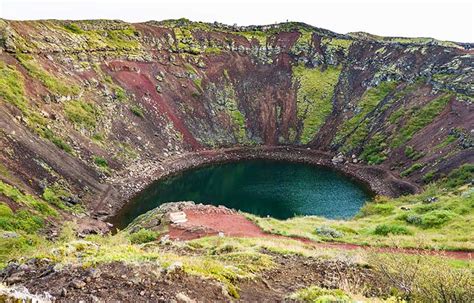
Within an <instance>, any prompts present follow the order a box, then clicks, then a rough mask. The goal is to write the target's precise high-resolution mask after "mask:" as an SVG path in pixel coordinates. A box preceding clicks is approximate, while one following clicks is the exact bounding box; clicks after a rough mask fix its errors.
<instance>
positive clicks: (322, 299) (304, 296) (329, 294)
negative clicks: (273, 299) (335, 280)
mask: <svg viewBox="0 0 474 303" xmlns="http://www.w3.org/2000/svg"><path fill="white" fill-rule="evenodd" d="M290 299H293V300H298V301H302V302H308V303H330V302H338V303H350V302H352V300H351V298H350V297H349V296H348V295H347V294H346V293H345V292H344V291H343V290H340V289H325V288H321V287H318V286H310V287H308V288H304V289H300V290H297V291H296V292H294V293H292V294H291V295H290Z"/></svg>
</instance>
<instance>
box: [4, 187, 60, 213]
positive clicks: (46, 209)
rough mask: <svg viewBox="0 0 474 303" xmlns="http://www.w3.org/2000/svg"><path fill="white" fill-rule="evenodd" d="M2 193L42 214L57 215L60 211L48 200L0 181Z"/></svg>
mask: <svg viewBox="0 0 474 303" xmlns="http://www.w3.org/2000/svg"><path fill="white" fill-rule="evenodd" d="M0 194H2V195H4V196H5V197H8V198H10V199H11V200H13V201H14V202H16V203H18V204H20V205H22V206H25V207H28V208H31V209H33V210H35V211H37V212H38V213H39V214H40V215H42V216H45V217H48V216H57V215H58V213H57V212H56V210H55V209H54V208H52V207H51V206H49V205H48V204H47V203H46V202H44V201H41V200H39V199H37V198H35V197H33V196H32V195H30V194H25V193H23V192H21V191H20V190H19V189H18V188H16V187H14V186H12V185H10V184H7V183H4V182H2V181H0Z"/></svg>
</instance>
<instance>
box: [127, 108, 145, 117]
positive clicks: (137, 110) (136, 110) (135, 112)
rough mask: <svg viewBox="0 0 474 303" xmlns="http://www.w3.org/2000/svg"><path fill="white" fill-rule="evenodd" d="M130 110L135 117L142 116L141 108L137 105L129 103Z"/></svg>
mask: <svg viewBox="0 0 474 303" xmlns="http://www.w3.org/2000/svg"><path fill="white" fill-rule="evenodd" d="M130 111H131V112H132V113H133V114H134V115H135V116H137V117H140V118H143V117H144V114H143V109H142V108H141V107H140V106H138V105H131V106H130Z"/></svg>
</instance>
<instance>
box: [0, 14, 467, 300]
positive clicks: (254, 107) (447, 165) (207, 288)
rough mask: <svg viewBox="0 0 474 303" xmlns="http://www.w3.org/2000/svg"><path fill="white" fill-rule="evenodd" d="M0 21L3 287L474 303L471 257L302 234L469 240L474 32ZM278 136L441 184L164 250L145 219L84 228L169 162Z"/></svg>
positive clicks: (389, 240)
mask: <svg viewBox="0 0 474 303" xmlns="http://www.w3.org/2000/svg"><path fill="white" fill-rule="evenodd" d="M0 33H1V36H0V37H1V38H0V46H1V49H0V111H1V112H0V150H1V152H0V231H1V233H0V268H1V267H5V268H4V269H3V270H2V271H0V281H4V282H5V283H7V284H8V285H15V284H21V285H24V286H26V287H27V288H28V289H29V290H30V291H31V292H32V293H34V292H38V293H42V292H43V291H48V292H50V294H52V295H53V296H54V297H55V298H56V299H57V300H58V301H71V300H72V301H78V300H83V299H87V300H93V299H99V300H102V301H114V300H122V301H132V300H133V301H135V300H136V298H137V297H140V298H146V300H149V301H160V300H164V301H166V300H168V301H169V300H177V301H186V300H187V301H189V299H190V298H191V299H199V300H204V301H206V300H208V301H216V300H230V299H231V298H233V299H236V298H238V297H239V296H241V298H242V299H243V300H247V301H249V300H255V299H257V301H258V300H260V301H262V300H303V301H305V300H306V301H311V300H313V301H314V300H317V299H321V297H323V298H326V299H328V298H329V299H333V300H336V299H339V300H341V301H348V302H349V301H351V300H352V299H350V298H349V297H352V298H353V299H357V298H359V297H362V296H363V297H380V298H390V297H391V296H395V297H401V298H404V299H407V300H413V301H417V302H418V301H427V302H435V301H440V300H445V301H459V302H463V301H467V300H469V298H472V293H473V285H472V269H471V268H469V266H471V263H472V262H470V261H456V262H455V261H452V260H443V259H440V258H437V257H428V256H423V255H421V256H417V257H410V256H402V255H400V254H393V255H392V254H387V255H381V254H376V253H374V254H372V253H361V252H357V253H354V254H349V253H348V254H346V253H341V252H340V251H338V250H335V251H329V252H326V251H323V250H321V249H316V248H315V247H313V246H311V244H310V243H312V242H311V241H331V242H346V243H355V244H370V245H382V246H397V245H400V246H403V247H411V248H413V247H418V248H420V247H421V248H430V249H437V248H443V249H453V250H459V249H464V250H468V251H469V250H472V237H473V236H472V233H473V229H472V224H471V223H472V220H473V219H472V218H473V209H474V205H473V201H474V200H473V190H472V185H470V183H472V181H471V180H472V175H473V172H474V168H473V165H472V163H473V162H474V153H473V132H472V131H473V128H474V127H473V126H474V125H473V124H474V122H473V121H474V113H473V110H472V108H473V106H472V101H473V93H474V87H473V85H472V83H473V80H474V79H473V75H474V73H473V70H472V68H473V53H474V51H473V50H471V47H472V45H471V44H459V43H454V42H447V41H437V40H434V39H429V38H416V39H407V38H387V37H376V36H372V35H369V34H365V33H353V34H347V35H341V34H336V33H333V32H330V31H327V30H323V29H319V28H315V27H312V26H309V25H306V24H301V23H284V24H277V25H271V26H251V27H234V26H226V25H222V24H206V23H198V22H190V21H187V20H184V19H181V20H169V21H162V22H146V23H139V24H128V23H124V22H120V21H106V20H96V21H56V20H46V21H21V22H18V21H7V20H0ZM275 145H281V146H291V147H301V148H302V149H300V150H297V149H289V152H295V153H296V154H295V155H291V156H294V157H299V155H300V154H299V152H301V151H302V150H306V149H307V148H309V149H310V151H311V150H313V151H321V153H319V152H315V153H314V155H315V156H316V155H323V154H324V155H326V156H327V157H329V158H327V159H326V160H327V161H329V162H331V158H332V157H333V156H336V157H335V158H334V159H335V162H340V161H342V163H340V164H337V165H339V168H341V170H343V167H345V166H349V164H346V162H351V163H353V162H357V164H351V165H352V166H351V167H352V169H353V171H354V169H355V170H357V169H358V168H360V169H361V170H363V169H367V167H369V169H371V167H378V168H381V169H383V170H385V172H386V173H387V174H389V175H390V176H391V177H393V176H392V174H393V175H395V177H399V178H401V179H403V180H405V181H407V182H408V183H412V184H416V185H418V186H422V185H425V184H428V183H430V182H432V181H437V182H436V183H434V184H432V185H430V186H429V187H427V188H426V189H425V191H424V192H423V193H420V194H416V195H409V196H406V197H401V198H398V199H389V198H379V199H377V200H376V201H375V202H374V203H368V204H367V205H366V206H365V207H364V208H363V209H362V210H361V213H360V214H359V216H358V217H357V218H355V219H354V220H349V221H334V220H325V219H322V218H315V217H305V218H294V219H290V220H287V221H278V220H274V219H272V218H256V217H253V216H250V215H247V217H248V218H251V219H252V220H253V221H254V222H255V224H257V225H258V226H259V227H261V228H262V229H263V230H265V231H267V232H269V233H275V234H279V235H283V236H300V237H304V238H306V239H307V240H306V242H305V243H306V244H305V243H302V242H299V241H294V240H291V239H284V238H278V237H276V238H275V239H277V240H276V241H275V240H272V238H271V236H269V238H265V239H257V238H254V239H238V238H232V237H224V238H204V239H199V240H194V241H190V242H185V243H183V242H174V241H171V242H170V241H167V240H166V239H163V240H162V241H161V242H160V241H155V240H157V238H158V237H161V236H162V234H161V233H156V232H155V231H152V230H148V229H140V230H139V231H137V232H136V233H132V234H130V233H129V232H127V231H123V232H118V233H117V234H116V235H113V236H112V235H107V236H99V235H97V236H94V235H93V236H90V235H89V236H86V239H85V240H84V239H77V235H76V232H77V231H79V236H81V237H84V236H85V234H88V233H93V232H98V231H100V229H101V228H102V227H103V226H104V225H105V224H104V223H103V222H102V224H101V222H100V221H98V220H94V219H93V218H91V217H94V216H102V215H110V214H111V213H102V211H103V208H102V206H104V205H105V209H107V207H108V209H114V210H116V209H117V208H113V205H112V204H115V205H116V206H117V205H118V206H120V205H122V204H121V203H122V202H123V200H124V199H126V197H128V195H129V194H131V193H134V192H136V191H137V190H139V189H141V188H142V187H143V186H144V185H146V182H145V181H143V180H144V178H145V177H150V176H155V175H156V174H155V173H156V171H157V170H158V171H159V172H166V171H167V170H173V169H174V170H176V169H178V170H179V169H180V167H181V166H180V163H179V161H178V163H176V162H172V161H171V162H170V160H173V159H178V160H180V159H181V158H178V156H179V155H183V154H184V155H185V158H186V159H188V160H189V159H191V161H197V160H199V158H211V159H212V158H213V156H214V155H215V154H214V153H213V152H204V153H202V154H193V155H192V156H191V155H190V154H187V153H190V152H195V151H203V150H209V149H211V150H212V149H222V148H231V147H259V146H275ZM247 152H249V153H252V152H254V150H250V151H247ZM263 152H265V150H264V151H263ZM280 152H281V150H280ZM339 154H342V156H339ZM310 155H312V154H311V153H306V154H305V156H306V157H308V156H310ZM221 156H222V155H221ZM328 159H329V160H328ZM170 163H171V164H170ZM446 176H448V177H446ZM379 181H380V182H383V181H384V180H383V179H381V180H379ZM73 220H74V221H77V222H78V225H79V226H75V229H76V231H74V232H73V231H72V230H71V229H70V228H69V225H67V226H66V228H63V223H64V222H67V221H73ZM60 229H63V230H62V231H60ZM420 238H422V239H423V240H424V241H420V240H419V239H420ZM144 243H145V244H144ZM464 255H467V252H466V253H465V254H463V256H464ZM12 258H16V259H17V261H18V262H16V263H15V262H13V263H10V264H9V265H7V262H8V261H9V260H11V259H12ZM25 258H26V259H25ZM29 258H33V259H29ZM117 261H118V263H117ZM58 264H59V265H60V266H56V265H58ZM93 267H95V268H93ZM439 285H441V286H440V287H439ZM444 286H446V287H445V288H444ZM4 288H5V287H4V285H3V284H0V301H1V300H2V299H4V297H3V296H2V293H3V292H4ZM328 288H329V289H334V288H341V289H342V290H344V291H342V290H329V289H328ZM7 291H9V290H7ZM358 296H359V297H358ZM7 297H8V296H7ZM392 299H393V300H396V299H395V298H393V297H392ZM364 300H365V298H364Z"/></svg>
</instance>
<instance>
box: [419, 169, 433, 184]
mask: <svg viewBox="0 0 474 303" xmlns="http://www.w3.org/2000/svg"><path fill="white" fill-rule="evenodd" d="M434 178H435V172H434V171H429V172H427V173H426V174H424V175H423V177H422V180H423V182H424V183H430V182H431V181H433V180H434Z"/></svg>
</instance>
